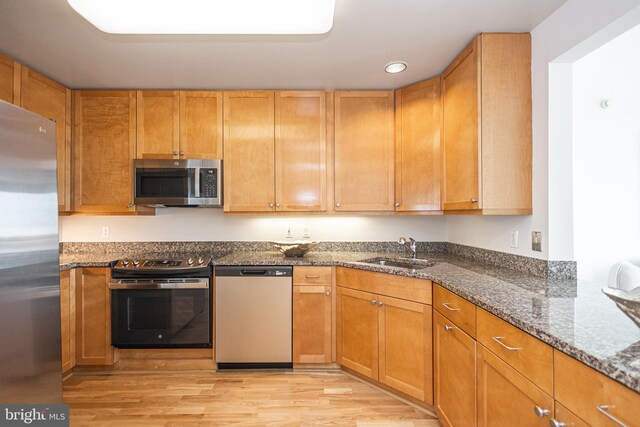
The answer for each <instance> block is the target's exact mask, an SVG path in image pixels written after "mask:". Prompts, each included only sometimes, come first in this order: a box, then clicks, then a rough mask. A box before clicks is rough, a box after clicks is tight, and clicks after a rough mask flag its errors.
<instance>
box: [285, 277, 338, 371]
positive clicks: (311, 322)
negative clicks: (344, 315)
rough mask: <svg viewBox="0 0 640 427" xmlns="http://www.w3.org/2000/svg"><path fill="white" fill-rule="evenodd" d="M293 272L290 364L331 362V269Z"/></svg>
mask: <svg viewBox="0 0 640 427" xmlns="http://www.w3.org/2000/svg"><path fill="white" fill-rule="evenodd" d="M293 270H294V274H293V363H297V364H317V363H319V364H328V363H331V356H332V354H331V353H332V345H331V342H332V324H333V316H332V313H333V310H332V308H333V301H332V291H331V287H332V285H331V267H298V266H296V267H294V268H293Z"/></svg>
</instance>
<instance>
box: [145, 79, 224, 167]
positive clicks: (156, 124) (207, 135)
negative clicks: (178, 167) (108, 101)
mask: <svg viewBox="0 0 640 427" xmlns="http://www.w3.org/2000/svg"><path fill="white" fill-rule="evenodd" d="M136 97H137V126H136V129H137V138H138V140H137V144H136V145H137V149H136V158H138V159H221V158H222V93H221V92H214V91H177V90H173V91H171V90H161V91H153V90H144V91H141V90H139V91H137V96H136Z"/></svg>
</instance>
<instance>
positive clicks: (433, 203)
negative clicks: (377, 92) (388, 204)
mask: <svg viewBox="0 0 640 427" xmlns="http://www.w3.org/2000/svg"><path fill="white" fill-rule="evenodd" d="M440 102H441V99H440V77H436V78H433V79H430V80H426V81H424V82H420V83H417V84H415V85H411V86H407V87H405V88H402V89H399V90H397V91H396V142H395V144H396V176H395V179H396V199H395V200H396V202H395V205H396V212H416V211H438V210H440V161H441V160H440V126H441V123H440V121H441V117H440V110H441V108H440Z"/></svg>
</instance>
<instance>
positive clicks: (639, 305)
mask: <svg viewBox="0 0 640 427" xmlns="http://www.w3.org/2000/svg"><path fill="white" fill-rule="evenodd" d="M602 292H604V294H605V295H606V296H608V297H609V298H611V299H612V300H613V301H615V303H616V305H617V306H618V308H619V309H620V310H622V312H623V313H624V314H626V315H627V316H628V317H629V318H630V319H631V320H633V321H634V322H635V324H636V325H638V327H640V286H638V287H637V288H635V289H632V290H630V291H623V290H620V289H613V288H602Z"/></svg>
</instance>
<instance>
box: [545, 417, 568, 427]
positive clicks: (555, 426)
mask: <svg viewBox="0 0 640 427" xmlns="http://www.w3.org/2000/svg"><path fill="white" fill-rule="evenodd" d="M549 425H550V426H551V427H567V423H563V422H562V421H558V420H556V419H554V418H551V419H550V420H549Z"/></svg>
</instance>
